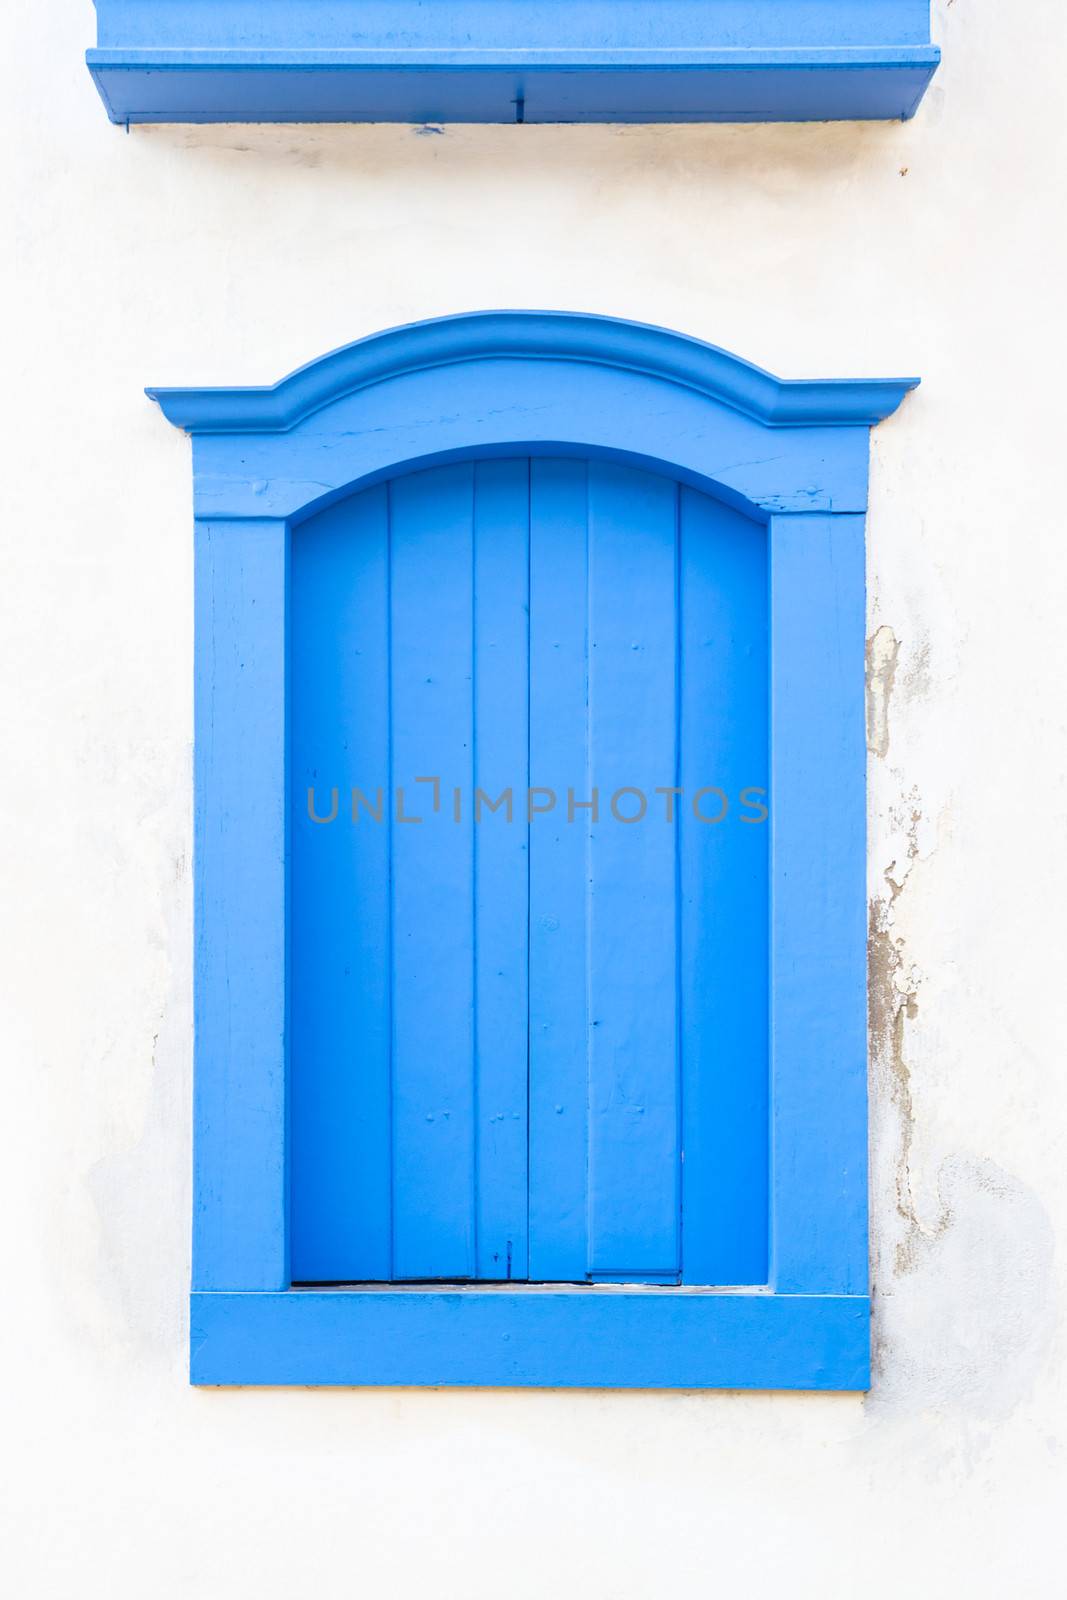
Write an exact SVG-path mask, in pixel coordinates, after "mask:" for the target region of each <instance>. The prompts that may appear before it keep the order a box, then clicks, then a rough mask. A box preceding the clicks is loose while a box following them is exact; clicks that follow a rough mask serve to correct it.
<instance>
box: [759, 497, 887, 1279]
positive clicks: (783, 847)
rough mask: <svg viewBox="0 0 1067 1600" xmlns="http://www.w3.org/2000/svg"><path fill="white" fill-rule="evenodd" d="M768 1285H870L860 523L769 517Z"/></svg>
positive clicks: (857, 518) (847, 519)
mask: <svg viewBox="0 0 1067 1600" xmlns="http://www.w3.org/2000/svg"><path fill="white" fill-rule="evenodd" d="M770 563H771V641H772V643H771V750H772V769H771V772H772V778H771V783H772V799H773V805H772V811H771V980H772V997H773V999H772V1013H771V1096H772V1126H773V1129H774V1144H773V1155H772V1184H773V1189H772V1225H771V1282H772V1285H773V1287H774V1288H775V1289H777V1290H778V1291H779V1292H781V1293H786V1294H800V1293H822V1294H864V1293H866V1290H867V1281H868V1273H867V1164H866V1153H867V1136H866V1123H867V1035H866V993H865V978H866V970H865V969H866V883H865V869H866V844H865V829H866V812H865V778H866V746H865V738H864V706H863V695H864V670H863V654H864V551H863V518H862V517H860V516H843V515H842V516H815V515H808V516H805V515H797V516H778V517H773V518H772V519H771V533H770Z"/></svg>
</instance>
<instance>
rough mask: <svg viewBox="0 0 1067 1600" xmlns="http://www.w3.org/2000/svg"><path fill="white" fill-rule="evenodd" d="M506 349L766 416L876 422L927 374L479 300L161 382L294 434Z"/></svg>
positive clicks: (164, 403) (205, 423) (266, 428)
mask: <svg viewBox="0 0 1067 1600" xmlns="http://www.w3.org/2000/svg"><path fill="white" fill-rule="evenodd" d="M500 357H525V358H528V359H531V360H543V361H544V360H555V361H581V362H591V363H593V364H597V365H601V366H609V367H615V368H621V369H623V370H629V371H633V372H643V373H646V374H649V375H651V376H654V377H659V378H664V379H666V380H668V381H669V382H672V383H678V384H681V385H682V386H684V387H685V388H688V389H695V390H697V391H698V392H700V393H703V394H706V395H708V396H710V397H711V398H713V399H716V400H720V401H721V402H722V403H723V404H724V405H728V406H731V407H732V408H733V409H734V410H735V411H740V412H743V413H744V414H745V415H746V416H750V417H753V418H755V419H756V420H757V421H759V422H762V423H764V424H765V425H766V426H767V427H772V428H782V427H866V428H870V427H874V426H875V425H876V424H877V423H879V422H881V421H882V420H883V419H884V418H885V417H888V416H890V415H891V414H892V413H893V412H894V411H895V410H896V409H897V407H898V406H899V405H900V403H901V401H902V400H903V399H904V396H905V395H906V394H908V393H909V391H910V390H912V389H914V388H915V387H916V386H917V384H918V382H919V379H918V378H854V379H849V378H813V379H811V378H777V377H775V376H774V374H773V373H771V372H767V371H765V370H764V369H763V368H762V367H757V366H755V365H754V364H753V363H752V362H750V361H744V360H742V358H741V357H740V356H735V355H732V354H731V353H730V352H729V351H728V350H722V349H720V348H719V347H718V346H717V345H713V344H705V343H704V341H703V340H701V339H693V338H690V337H689V336H688V335H685V334H681V333H675V332H672V331H671V330H670V329H667V328H657V327H654V326H651V325H650V324H648V323H643V322H625V321H622V320H620V319H617V318H614V317H598V316H593V315H590V314H586V313H581V312H570V311H476V312H467V313H463V314H461V315H459V316H452V317H438V318H435V319H433V320H431V321H427V322H413V323H408V324H407V325H406V326H404V327H399V328H390V329H388V330H387V331H386V332H384V333H376V334H372V335H371V336H370V337H369V338H366V339H358V340H356V341H355V342H354V343H353V344H347V345H342V346H341V347H340V349H337V350H332V351H330V352H329V354H327V355H324V356H321V357H319V359H318V360H316V361H311V362H309V363H308V364H307V365H306V366H303V367H298V368H297V370H296V371H295V372H291V373H290V374H289V376H288V377H285V378H282V379H281V380H280V382H278V383H275V384H270V385H265V386H263V387H248V388H233V389H227V388H204V389H178V388H152V389H146V391H145V393H146V394H147V395H148V396H149V398H150V399H152V400H155V401H157V402H158V404H159V406H160V407H161V409H162V411H163V414H164V416H166V417H167V419H168V420H169V421H170V422H173V423H174V424H175V425H176V426H177V427H180V428H184V429H186V431H187V432H189V433H284V432H287V431H288V430H289V429H290V428H294V427H296V426H297V425H298V424H299V423H301V422H302V421H303V420H304V419H305V417H308V416H311V415H313V414H314V413H315V412H316V411H320V410H321V409H322V408H323V407H324V406H327V405H330V404H331V403H332V402H333V401H335V400H339V399H341V398H342V397H343V396H345V395H348V394H353V393H355V392H356V391H357V390H359V389H365V388H368V387H369V386H370V385H371V384H375V383H383V382H386V381H388V380H389V379H390V378H395V377H399V376H400V375H402V374H404V373H408V372H417V371H425V370H426V369H427V368H429V367H442V366H449V365H454V364H456V363H458V362H463V361H478V360H488V359H494V358H497V359H498V358H500Z"/></svg>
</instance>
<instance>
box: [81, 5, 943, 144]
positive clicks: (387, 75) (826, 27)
mask: <svg viewBox="0 0 1067 1600" xmlns="http://www.w3.org/2000/svg"><path fill="white" fill-rule="evenodd" d="M96 5H97V14H98V22H99V30H98V32H99V36H98V47H97V48H96V49H92V50H90V51H89V52H88V54H87V61H88V64H89V69H90V71H91V73H92V75H93V78H94V79H95V81H96V84H97V86H98V88H99V90H100V93H101V96H102V97H103V100H104V103H105V105H106V106H107V109H108V114H109V116H110V117H111V120H112V121H113V122H117V123H130V122H192V123H204V122H415V123H421V122H489V123H497V122H499V123H505V122H523V121H525V122H762V121H777V122H783V121H785V122H807V121H825V120H851V119H880V120H887V119H893V118H901V117H910V116H911V115H913V113H914V112H915V110H916V107H917V106H918V104H919V101H920V100H921V99H922V96H923V93H924V92H925V89H926V86H927V84H928V83H929V81H930V78H931V77H932V75H933V73H934V71H935V70H936V67H937V64H938V61H939V59H940V52H939V51H938V50H937V48H936V47H934V46H933V45H931V43H930V38H929V6H928V0H659V4H658V5H656V6H655V7H650V6H648V5H647V4H644V3H641V4H638V3H637V0H488V3H487V0H482V3H481V4H480V5H478V4H475V3H473V0H456V3H453V0H301V3H300V4H299V5H293V4H288V3H285V4H283V3H281V0H214V3H212V4H207V5H206V4H204V3H203V0H96Z"/></svg>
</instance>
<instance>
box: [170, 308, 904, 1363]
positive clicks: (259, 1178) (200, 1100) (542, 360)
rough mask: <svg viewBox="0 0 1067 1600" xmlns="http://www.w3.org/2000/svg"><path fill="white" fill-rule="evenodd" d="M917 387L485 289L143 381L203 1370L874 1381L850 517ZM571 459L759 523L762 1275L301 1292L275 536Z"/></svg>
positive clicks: (284, 696)
mask: <svg viewBox="0 0 1067 1600" xmlns="http://www.w3.org/2000/svg"><path fill="white" fill-rule="evenodd" d="M914 383H915V380H914V379H903V380H897V381H889V380H886V381H871V380H859V381H857V382H854V383H849V382H841V383H833V384H830V383H814V384H810V385H804V384H796V385H793V384H789V383H785V382H783V381H782V380H779V379H776V378H773V377H772V376H771V375H770V374H767V373H765V372H762V371H761V370H760V369H758V368H755V367H752V366H750V365H749V364H748V363H746V362H742V361H739V360H738V359H737V358H736V357H733V356H730V355H729V354H728V353H727V352H725V351H721V350H717V349H716V348H715V347H713V346H708V345H703V344H701V343H699V342H698V341H694V340H690V339H686V338H684V337H682V336H681V335H679V334H674V333H671V332H669V331H667V330H664V329H651V328H645V327H642V326H640V325H637V324H633V323H627V322H616V321H614V320H612V319H610V318H604V317H587V316H582V315H575V314H569V313H553V312H482V313H474V314H472V315H470V316H460V317H451V318H444V319H441V320H440V321H438V322H429V323H419V324H415V325H413V326H412V327H409V328H405V329H394V330H391V331H390V332H388V333H385V334H382V335H379V336H376V337H374V338H372V339H366V340H361V341H359V342H358V343H356V344H353V345H349V346H346V347H345V348H344V349H342V350H340V351H336V352H334V353H332V354H331V355H327V356H325V357H324V358H323V359H322V360H321V361H318V362H313V363H311V365H309V366H307V367H304V368H302V369H301V370H300V371H299V372H297V373H295V374H293V375H292V376H291V377H290V378H288V379H285V380H283V381H282V382H281V383H280V384H277V385H275V386H273V387H270V388H262V389H246V390H235V389H225V390H213V389H205V390H190V389H182V390H173V389H170V390H168V389H153V390H151V391H150V393H151V394H152V395H153V396H154V397H155V398H157V399H158V400H159V402H160V404H161V406H162V407H163V409H164V411H165V412H166V414H167V415H168V417H170V419H171V420H172V421H174V422H175V423H176V424H178V425H179V426H182V427H185V428H187V429H189V430H190V432H191V433H192V434H193V455H194V479H195V485H194V505H195V512H196V567H197V580H196V594H197V602H196V603H197V613H196V840H197V849H196V945H195V988H196V1024H195V1026H196V1041H195V1052H196V1055H195V1117H194V1139H195V1161H194V1214H195V1227H194V1284H193V1287H194V1296H193V1324H192V1326H193V1340H192V1351H193V1356H192V1376H193V1381H194V1382H197V1383H207V1384H222V1383H227V1384H228V1383H301V1384H308V1383H327V1384H338V1383H352V1384H359V1383H413V1384H433V1383H462V1384H476V1383H481V1384H512V1383H516V1384H545V1385H552V1384H563V1385H596V1386H600V1385H603V1386H607V1387H612V1386H630V1385H636V1386H641V1385H653V1386H663V1387H676V1386H681V1387H700V1386H708V1387H719V1386H724V1387H761V1388H778V1387H782V1388H790V1387H793V1388H862V1387H864V1385H865V1384H866V1381H867V1365H866V1348H867V1301H866V1294H867V1211H866V1207H867V1166H866V1161H867V1151H866V1036H865V1020H864V1019H865V981H864V980H865V932H864V924H865V859H866V852H865V834H864V825H865V824H864V775H865V744H864V734H863V682H864V672H863V653H864V651H863V635H864V561H863V542H864V541H863V529H864V512H865V508H866V497H867V459H868V453H869V430H870V428H871V426H872V425H874V424H875V423H876V422H877V421H878V420H879V419H880V418H881V417H883V416H887V415H888V414H889V413H890V412H891V411H892V410H893V409H894V408H895V406H896V405H897V404H899V403H900V401H901V400H902V399H903V397H904V395H905V394H906V393H907V392H908V390H909V389H911V388H912V387H914ZM568 455H573V456H576V457H584V458H594V457H608V458H611V459H613V460H615V461H618V462H621V463H623V464H629V465H634V466H639V467H641V468H643V469H646V470H652V471H655V472H659V473H662V474H664V475H666V476H668V477H671V478H674V479H676V480H678V481H680V482H682V483H687V484H690V485H692V486H693V487H695V488H697V489H699V490H700V491H701V492H702V493H705V494H707V495H709V496H711V497H712V499H716V500H719V501H721V502H723V503H725V504H727V505H729V506H731V507H732V508H734V509H735V510H737V511H740V512H742V513H743V514H744V515H745V516H747V517H750V518H752V519H753V520H755V521H757V522H759V523H761V524H763V526H764V528H765V530H766V538H767V541H768V554H769V564H770V601H769V604H770V613H769V614H770V646H769V663H768V665H769V673H770V693H769V707H770V748H771V755H772V768H771V774H772V776H771V788H772V793H773V795H774V802H773V805H772V807H771V814H770V821H769V823H768V826H769V828H770V838H769V846H770V855H769V863H770V865H769V877H770V891H769V906H768V918H769V938H770V951H771V961H770V975H771V991H772V999H771V1017H770V1045H769V1073H770V1078H769V1095H770V1124H771V1154H770V1193H769V1216H770V1226H769V1273H768V1277H769V1281H768V1284H767V1286H766V1288H765V1289H763V1290H759V1291H755V1292H746V1293H740V1292H735V1291H722V1290H718V1291H717V1290H715V1289H714V1288H713V1287H709V1288H708V1289H700V1288H697V1289H689V1288H681V1289H673V1288H662V1289H652V1288H644V1289H640V1288H638V1289H635V1288H629V1287H622V1288H619V1287H612V1288H610V1289H609V1288H606V1287H605V1288H603V1289H601V1288H599V1287H598V1288H596V1289H580V1290H573V1291H572V1290H567V1289H561V1288H557V1289H546V1288H538V1287H534V1286H530V1287H526V1288H519V1287H513V1288H510V1289H507V1290H490V1289H481V1290H479V1289H469V1288H447V1287H443V1288H440V1289H434V1290H432V1291H431V1290H425V1291H419V1290H415V1289H413V1288H411V1287H404V1286H400V1285H397V1286H388V1285H383V1286H378V1287H375V1288H373V1289H368V1288H359V1287H356V1288H351V1289H344V1288H341V1289H336V1290H331V1291H329V1292H317V1291H313V1290H304V1289H294V1287H293V1285H292V1281H291V1275H290V1267H289V1230H290V1221H289V1172H290V1161H291V1136H290V1130H289V1125H288V1123H289V1113H288V1091H287V1085H288V1071H289V1067H288V1050H289V1035H290V1026H289V1020H288V1016H287V1010H286V995H287V984H288V974H289V959H290V958H289V952H288V948H287V930H288V921H289V908H288V881H287V879H288V855H289V840H288V835H287V801H286V796H287V785H288V781H289V774H288V763H289V744H290V740H289V730H288V727H287V723H288V717H289V698H290V697H289V689H288V685H287V673H288V666H287V658H288V642H287V630H288V626H289V614H290V611H291V595H290V587H291V585H290V550H291V544H292V540H293V539H294V538H298V537H299V536H300V533H299V526H298V525H299V524H300V523H301V522H303V521H305V520H306V519H307V518H309V517H311V516H313V515H315V514H316V512H317V511H319V510H321V509H323V508H324V507H325V506H328V505H330V504H332V503H335V502H339V501H341V500H343V499H344V498H345V497H347V496H351V495H353V494H355V493H357V492H359V491H360V490H362V489H364V488H366V487H367V486H368V485H371V484H374V483H376V482H381V481H385V480H388V479H393V478H396V477H398V476H399V475H402V474H404V473H406V472H409V471H411V470H414V469H416V468H422V467H426V466H428V465H431V464H436V463H440V462H443V461H449V460H459V459H467V460H470V459H472V458H473V459H478V460H485V459H487V458H493V457H508V458H512V459H513V458H515V457H523V456H526V457H531V458H536V457H538V456H549V457H559V456H564V457H565V456H568Z"/></svg>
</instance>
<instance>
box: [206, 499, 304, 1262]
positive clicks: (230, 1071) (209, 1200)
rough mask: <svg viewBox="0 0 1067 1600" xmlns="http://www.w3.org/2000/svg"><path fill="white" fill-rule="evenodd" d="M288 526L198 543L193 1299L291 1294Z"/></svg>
mask: <svg viewBox="0 0 1067 1600" xmlns="http://www.w3.org/2000/svg"><path fill="white" fill-rule="evenodd" d="M288 560H289V531H288V528H287V527H286V524H285V523H284V522H277V521H269V520H263V521H249V522H224V523H216V524H212V523H210V522H198V523H197V528H196V684H195V702H196V752H195V787H196V824H195V851H196V857H195V859H196V894H195V967H194V990H195V1002H194V1006H195V1034H196V1074H195V1088H194V1105H193V1117H194V1157H193V1190H194V1206H193V1287H194V1289H200V1290H217V1289H243V1290H269V1289H283V1288H288V1285H289V1260H288V1237H287V1234H288V1229H287V1209H288V1207H287V1173H286V1149H285V1136H286V1007H285V994H286V950H285V945H286V915H287V906H286V849H287V837H286V835H287V809H288V807H287V786H286V732H285V688H286V586H287V581H288Z"/></svg>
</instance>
